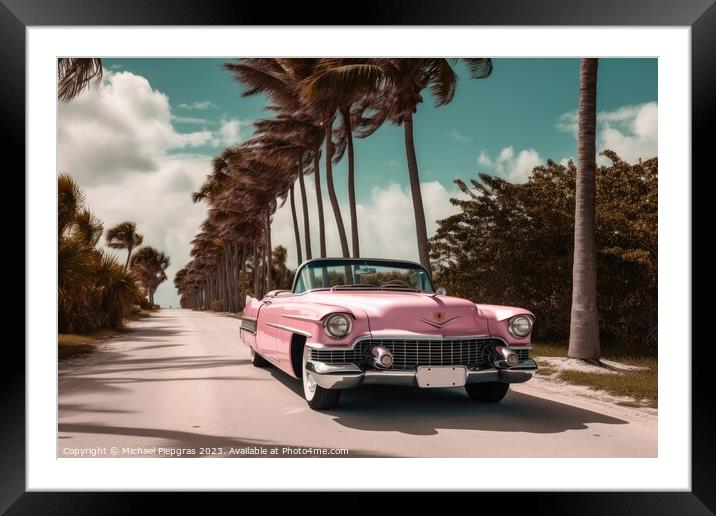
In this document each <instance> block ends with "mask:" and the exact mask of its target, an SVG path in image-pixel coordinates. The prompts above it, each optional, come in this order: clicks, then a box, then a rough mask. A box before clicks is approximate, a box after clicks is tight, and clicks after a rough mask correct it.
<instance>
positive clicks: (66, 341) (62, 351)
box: [57, 330, 117, 360]
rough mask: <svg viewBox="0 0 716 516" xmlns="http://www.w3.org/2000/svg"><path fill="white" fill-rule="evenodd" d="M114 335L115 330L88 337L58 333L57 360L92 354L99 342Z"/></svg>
mask: <svg viewBox="0 0 716 516" xmlns="http://www.w3.org/2000/svg"><path fill="white" fill-rule="evenodd" d="M116 333H117V332H116V331H115V330H100V331H98V332H95V333H92V334H90V335H77V334H74V333H60V334H59V335H58V336H57V358H58V359H60V360H65V359H67V358H73V357H78V356H82V355H87V354H89V353H92V352H93V351H94V350H95V348H96V346H97V343H98V342H99V341H100V340H102V339H106V338H109V337H111V336H113V335H115V334H116Z"/></svg>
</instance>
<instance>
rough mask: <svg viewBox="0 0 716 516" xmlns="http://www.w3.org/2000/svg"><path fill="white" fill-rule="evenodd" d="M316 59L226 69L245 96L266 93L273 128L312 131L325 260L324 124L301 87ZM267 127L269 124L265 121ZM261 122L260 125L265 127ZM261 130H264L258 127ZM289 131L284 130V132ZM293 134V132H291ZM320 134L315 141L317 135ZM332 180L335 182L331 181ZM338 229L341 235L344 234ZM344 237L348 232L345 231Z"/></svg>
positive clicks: (242, 63) (245, 62)
mask: <svg viewBox="0 0 716 516" xmlns="http://www.w3.org/2000/svg"><path fill="white" fill-rule="evenodd" d="M316 62H317V59H311V58H309V59H266V58H254V59H240V60H239V62H238V63H226V64H225V65H224V69H226V70H228V71H230V72H231V73H232V74H233V75H234V79H236V81H237V82H239V83H241V84H242V85H243V86H244V90H243V92H242V93H241V95H242V96H250V95H256V94H258V93H264V94H266V95H268V97H269V98H270V99H271V101H272V103H273V104H272V105H271V106H269V107H268V109H270V110H273V111H277V112H279V116H278V117H277V119H276V120H275V121H273V122H271V128H272V129H274V128H275V126H276V124H287V123H294V124H302V125H303V126H304V127H303V130H306V131H311V132H312V134H313V137H312V138H313V139H312V141H311V143H310V151H311V155H312V157H313V173H314V182H315V188H316V203H317V207H318V231H319V245H320V254H321V256H323V257H325V256H326V238H325V222H324V217H323V198H322V195H321V175H320V165H319V159H320V147H321V142H322V140H323V133H324V130H323V126H322V123H321V121H319V120H317V119H316V114H315V113H313V112H311V111H310V110H309V109H308V107H309V106H307V105H306V104H305V103H304V102H303V101H302V100H301V98H300V96H299V93H300V85H301V83H302V81H303V80H304V79H305V78H307V77H308V76H309V75H310V73H311V71H312V70H313V68H314V66H315V64H316ZM262 122H263V123H265V124H268V123H270V122H268V121H262ZM262 122H259V123H262ZM259 129H261V127H259ZM281 130H282V131H284V132H285V131H286V130H287V129H286V128H285V127H284V128H283V129H281ZM291 130H294V129H291ZM316 133H317V134H318V137H317V138H316V137H315V135H316ZM331 179H332V178H331ZM302 180H303V178H302V177H300V176H299V186H300V187H301V197H302V200H303V202H304V208H303V210H304V233H307V232H308V227H309V226H308V208H307V206H306V199H305V187H304V185H303V182H302ZM341 224H342V219H341ZM341 227H342V226H340V227H339V233H340V231H341ZM343 234H345V229H343ZM306 256H308V257H310V256H311V253H310V238H309V236H307V237H306Z"/></svg>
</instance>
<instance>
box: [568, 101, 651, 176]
mask: <svg viewBox="0 0 716 516" xmlns="http://www.w3.org/2000/svg"><path fill="white" fill-rule="evenodd" d="M555 127H556V128H557V129H558V130H560V131H564V132H568V133H571V134H572V135H574V136H575V138H576V136H577V112H576V111H570V112H568V113H564V114H562V115H560V117H559V118H558V119H557V122H556V123H555ZM658 127H659V124H658V105H657V103H656V102H647V103H645V104H638V105H631V106H622V107H620V108H618V109H615V110H613V111H601V112H599V113H597V152H601V151H602V150H604V149H610V150H613V151H614V152H616V153H617V154H618V155H619V156H620V157H621V158H622V159H624V160H625V161H628V162H634V161H637V160H638V159H639V158H651V157H653V156H656V155H657V152H658ZM599 161H600V163H609V160H608V159H606V158H604V157H600V159H599Z"/></svg>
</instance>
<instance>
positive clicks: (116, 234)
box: [106, 221, 144, 269]
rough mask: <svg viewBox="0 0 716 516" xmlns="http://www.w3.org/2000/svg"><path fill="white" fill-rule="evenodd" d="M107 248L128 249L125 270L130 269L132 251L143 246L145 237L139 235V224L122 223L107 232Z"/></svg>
mask: <svg viewBox="0 0 716 516" xmlns="http://www.w3.org/2000/svg"><path fill="white" fill-rule="evenodd" d="M106 239H107V247H111V248H112V249H126V250H127V261H126V263H125V264H124V268H125V269H128V268H129V259H130V258H131V257H132V250H133V249H135V248H137V247H139V246H140V245H142V242H144V236H142V235H140V234H139V233H137V224H135V223H134V222H129V221H127V222H120V223H119V224H117V225H116V226H114V227H112V228H110V229H108V230H107V236H106Z"/></svg>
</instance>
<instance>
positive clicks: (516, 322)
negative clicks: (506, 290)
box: [508, 315, 532, 338]
mask: <svg viewBox="0 0 716 516" xmlns="http://www.w3.org/2000/svg"><path fill="white" fill-rule="evenodd" d="M508 329H509V330H510V333H511V334H512V335H514V336H515V337H519V338H523V337H526V336H527V335H529V334H530V331H531V330H532V319H530V318H529V317H527V316H526V315H518V316H517V317H513V318H512V319H511V320H510V324H509V326H508Z"/></svg>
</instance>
